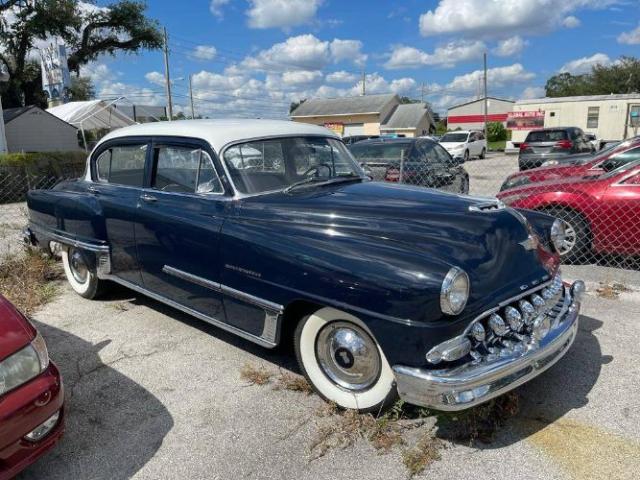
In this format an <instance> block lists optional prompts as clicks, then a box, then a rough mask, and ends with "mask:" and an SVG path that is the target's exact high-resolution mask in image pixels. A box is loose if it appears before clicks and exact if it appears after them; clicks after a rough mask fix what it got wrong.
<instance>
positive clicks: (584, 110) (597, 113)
mask: <svg viewBox="0 0 640 480" xmlns="http://www.w3.org/2000/svg"><path fill="white" fill-rule="evenodd" d="M513 112H514V114H513V115H514V116H515V115H530V116H531V117H530V118H533V117H535V116H537V117H538V118H539V119H540V120H541V122H540V123H542V119H544V121H543V123H544V125H543V126H544V127H545V128H548V127H579V128H581V129H582V130H583V131H585V132H586V133H593V134H594V135H595V136H596V137H597V138H599V139H601V140H622V139H624V138H629V137H632V136H634V135H636V134H637V133H640V130H639V127H640V94H638V93H632V94H612V95H590V96H581V97H559V98H536V99H532V100H518V101H517V102H516V103H515V105H514V106H513ZM517 112H528V113H527V114H522V113H517ZM539 126H542V125H539ZM530 130H531V129H530V128H521V129H514V130H513V131H512V132H513V133H512V137H511V138H512V141H513V143H514V144H515V145H516V146H517V145H518V144H519V143H520V142H523V141H524V139H525V138H526V136H527V133H529V131H530Z"/></svg>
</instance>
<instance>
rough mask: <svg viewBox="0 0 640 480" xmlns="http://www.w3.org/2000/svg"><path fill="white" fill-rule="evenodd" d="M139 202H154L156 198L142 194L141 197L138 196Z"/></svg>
mask: <svg viewBox="0 0 640 480" xmlns="http://www.w3.org/2000/svg"><path fill="white" fill-rule="evenodd" d="M140 200H142V201H143V202H156V201H157V200H158V198H157V197H154V196H153V195H149V194H148V193H143V194H142V195H140Z"/></svg>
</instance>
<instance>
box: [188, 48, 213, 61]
mask: <svg viewBox="0 0 640 480" xmlns="http://www.w3.org/2000/svg"><path fill="white" fill-rule="evenodd" d="M217 53H218V51H217V50H216V47H214V46H213V45H198V46H197V47H196V48H194V49H193V52H191V54H189V58H193V59H196V60H213V59H214V58H216V55H217Z"/></svg>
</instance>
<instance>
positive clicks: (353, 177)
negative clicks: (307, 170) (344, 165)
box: [283, 173, 362, 193]
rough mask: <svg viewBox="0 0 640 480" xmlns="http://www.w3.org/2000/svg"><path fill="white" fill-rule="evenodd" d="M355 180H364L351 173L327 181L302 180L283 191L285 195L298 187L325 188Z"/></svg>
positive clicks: (316, 179) (314, 178) (320, 179)
mask: <svg viewBox="0 0 640 480" xmlns="http://www.w3.org/2000/svg"><path fill="white" fill-rule="evenodd" d="M354 180H362V177H361V176H360V175H356V174H353V173H349V174H347V175H338V176H337V177H331V178H327V179H323V178H321V177H309V178H304V179H302V180H300V181H299V182H295V183H292V184H291V185H289V186H288V187H287V188H285V189H284V190H283V192H284V193H289V192H291V191H292V190H295V189H296V188H298V187H303V186H305V185H313V186H318V187H321V186H324V185H333V184H334V183H342V182H352V181H354Z"/></svg>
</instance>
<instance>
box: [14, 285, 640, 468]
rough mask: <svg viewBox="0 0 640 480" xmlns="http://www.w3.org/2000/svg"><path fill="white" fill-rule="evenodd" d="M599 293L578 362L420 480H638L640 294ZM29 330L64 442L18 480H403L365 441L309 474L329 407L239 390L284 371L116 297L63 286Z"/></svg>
mask: <svg viewBox="0 0 640 480" xmlns="http://www.w3.org/2000/svg"><path fill="white" fill-rule="evenodd" d="M595 286H596V285H595V284H589V287H590V291H589V293H588V296H587V298H586V300H585V304H584V307H583V314H584V315H583V316H582V319H581V326H580V331H579V334H578V337H577V340H576V342H575V344H574V346H573V348H572V350H571V351H570V352H569V353H568V354H567V356H566V357H565V358H564V359H563V360H561V361H560V362H559V363H558V364H556V365H555V366H554V367H552V368H551V369H550V370H549V371H547V372H545V373H544V374H543V375H542V376H541V377H538V378H537V379H535V380H533V381H532V382H530V383H528V384H526V385H524V386H523V387H521V388H520V389H519V393H520V395H521V409H520V412H519V414H518V415H517V416H516V417H514V418H512V419H510V420H509V421H508V422H507V423H506V425H505V426H504V427H503V428H502V429H500V430H499V432H498V434H497V436H496V438H495V441H494V442H492V443H490V444H478V445H477V446H475V447H472V446H469V445H468V444H449V445H448V448H446V449H444V450H443V451H442V452H441V453H442V459H441V460H439V461H436V462H435V463H433V464H432V465H431V466H430V467H428V468H427V469H426V471H425V472H424V473H423V474H421V475H420V476H419V478H469V479H477V478H501V477H502V478H513V479H528V478H531V479H537V478H554V479H598V480H600V479H603V478H607V479H623V478H624V479H632V478H634V479H635V478H637V474H638V468H639V463H638V462H639V459H640V390H639V389H637V388H635V387H634V385H635V384H636V383H637V379H638V378H639V376H640V367H639V366H638V362H637V359H638V358H639V356H640V346H639V344H638V342H637V339H638V338H639V337H640V323H639V322H638V319H639V318H640V287H638V286H634V287H633V291H631V292H624V293H622V294H621V295H620V297H619V298H617V299H614V300H608V299H602V298H599V297H597V296H596V293H595ZM34 322H35V323H36V325H37V326H38V328H39V329H40V330H41V331H42V333H43V335H44V337H45V338H46V340H47V342H48V345H49V349H50V353H51V357H52V358H53V359H54V361H55V362H56V363H57V364H58V365H59V366H60V368H61V371H62V373H63V375H64V381H65V386H66V396H67V431H66V434H65V437H64V438H63V440H62V442H61V443H60V444H59V445H58V446H57V448H56V449H55V450H53V451H52V452H51V453H49V454H48V455H47V456H45V457H43V458H42V459H41V460H39V461H38V462H37V463H36V464H35V465H33V466H32V467H31V468H30V469H29V470H27V471H26V472H25V473H24V474H23V475H22V476H21V478H23V479H41V478H42V479H45V478H46V479H67V478H78V479H84V478H92V479H125V478H131V477H134V478H140V479H147V478H148V479H156V478H193V479H200V478H202V479H205V478H206V479H226V478H261V479H262V478H264V479H267V478H273V479H280V478H300V479H306V478H308V479H323V478H326V479H342V478H344V479H353V478H368V479H384V480H388V479H396V478H406V475H407V474H406V470H405V468H404V466H403V464H402V461H401V456H400V452H399V450H398V449H396V450H394V451H392V452H391V453H388V454H385V455H380V454H378V453H377V452H376V451H375V450H374V449H373V448H372V447H371V446H370V444H369V443H368V442H367V441H366V440H360V441H358V442H357V443H356V444H355V445H354V446H352V447H348V448H345V449H340V448H339V449H334V450H331V451H329V453H328V454H327V455H326V456H324V457H322V458H320V459H317V460H311V459H310V455H309V449H310V445H311V442H312V440H313V439H314V438H315V436H316V435H317V432H318V423H319V421H320V418H319V417H318V414H317V412H318V409H319V408H320V407H321V406H322V405H323V402H322V401H321V400H320V399H319V398H318V397H317V396H315V395H310V396H307V395H305V394H302V393H296V392H289V391H281V390H280V391H278V390H274V389H273V388H272V387H270V386H255V385H248V384H247V382H246V381H243V380H242V379H241V378H240V371H241V370H242V367H243V366H244V365H246V364H247V363H249V364H253V365H257V366H264V368H265V369H267V370H268V371H270V372H274V373H277V372H278V371H288V370H293V371H295V367H294V366H293V365H294V364H293V361H292V359H291V358H290V357H289V356H286V355H284V354H278V353H274V352H271V351H268V350H264V349H262V348H260V347H257V346H254V345H253V344H251V343H248V342H246V341H244V340H241V339H239V338H236V337H234V336H231V335H228V334H226V333H225V332H222V331H220V330H218V329H216V328H215V327H211V326H208V325H207V324H205V323H202V322H200V321H198V320H195V319H192V318H189V317H187V316H185V315H183V314H182V313H180V312H178V311H176V310H173V309H171V308H168V307H165V306H163V305H162V304H160V303H157V302H155V301H152V300H149V299H146V298H144V297H139V296H137V295H135V294H134V293H132V292H130V291H128V290H126V289H122V288H116V289H115V291H114V292H113V293H112V294H111V295H110V297H108V298H107V299H105V300H102V301H89V300H85V299H82V298H81V297H79V296H77V295H75V294H74V293H73V292H72V291H71V290H70V288H69V287H67V286H66V284H63V285H62V286H61V294H60V296H59V297H58V298H57V299H56V300H55V301H54V302H53V303H50V304H49V305H47V306H45V307H44V308H43V309H42V310H41V311H39V312H38V313H37V314H36V315H35V316H34ZM422 428H423V429H425V428H427V427H422Z"/></svg>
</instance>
